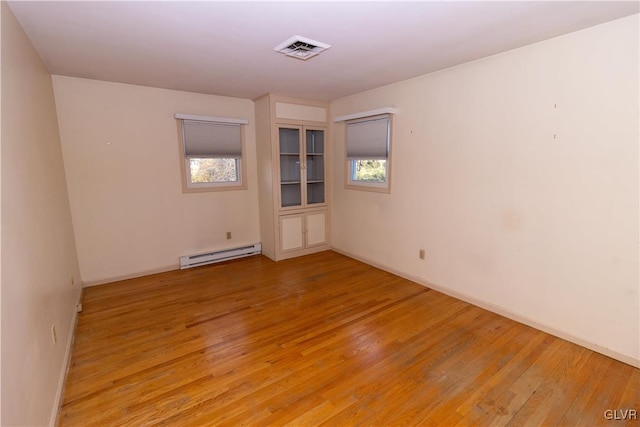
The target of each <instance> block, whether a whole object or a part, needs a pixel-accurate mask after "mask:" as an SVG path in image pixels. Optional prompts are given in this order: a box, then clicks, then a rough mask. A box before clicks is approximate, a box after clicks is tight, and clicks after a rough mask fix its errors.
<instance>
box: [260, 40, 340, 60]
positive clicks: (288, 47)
mask: <svg viewBox="0 0 640 427" xmlns="http://www.w3.org/2000/svg"><path fill="white" fill-rule="evenodd" d="M330 47H331V45H330V44H326V43H322V42H318V41H315V40H311V39H308V38H306V37H302V36H293V37H291V38H290V39H288V40H286V41H284V42H282V43H280V44H279V45H278V46H276V47H274V48H273V50H275V51H276V52H280V53H284V54H285V55H287V56H291V57H292V58H298V59H302V60H303V61H306V60H307V59H309V58H313V57H314V56H316V55H317V54H319V53H320V52H322V51H324V50H327V49H329V48H330Z"/></svg>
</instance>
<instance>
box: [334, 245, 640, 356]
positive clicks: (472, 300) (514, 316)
mask: <svg viewBox="0 0 640 427" xmlns="http://www.w3.org/2000/svg"><path fill="white" fill-rule="evenodd" d="M331 249H332V250H333V251H335V252H338V253H339V254H342V255H344V256H348V257H349V258H353V259H356V260H358V261H360V262H364V263H365V264H369V265H371V266H373V267H376V268H379V269H380V270H384V271H386V272H389V273H391V274H395V275H396V276H399V277H402V278H403V279H407V280H410V281H412V282H415V283H417V284H419V285H421V286H425V287H427V288H430V289H433V290H436V291H438V292H441V293H443V294H445V295H449V296H450V297H453V298H456V299H459V300H461V301H464V302H468V303H469V304H473V305H475V306H477V307H480V308H483V309H485V310H488V311H491V312H492V313H496V314H499V315H501V316H504V317H506V318H508V319H511V320H514V321H516V322H518V323H522V324H524V325H527V326H531V327H532V328H535V329H538V330H540V331H543V332H546V333H548V334H550V335H553V336H555V337H558V338H561V339H563V340H566V341H569V342H572V343H574V344H577V345H579V346H582V347H585V348H588V349H589V350H593V351H595V352H597V353H600V354H603V355H605V356H608V357H611V358H612V359H616V360H619V361H620V362H623V363H626V364H627V365H631V366H633V367H636V368H640V359H635V358H633V357H631V356H628V355H626V354H622V353H619V352H617V351H614V350H611V349H609V348H606V347H603V346H601V345H598V344H596V343H594V342H591V341H589V340H587V339H584V338H582V337H579V336H575V335H573V334H570V333H567V332H565V331H562V330H559V329H557V328H555V327H553V326H550V325H546V324H544V323H540V322H538V321H536V320H533V319H529V318H527V317H525V316H522V315H520V314H518V313H514V312H512V311H510V310H508V309H506V308H504V307H501V306H498V305H495V304H492V303H490V302H487V301H484V300H481V299H478V298H476V297H473V296H470V295H467V294H464V293H461V292H458V291H455V290H452V289H449V288H447V287H445V286H440V285H437V284H434V283H430V282H427V281H426V280H424V279H421V278H420V277H416V276H412V275H410V274H406V273H403V272H401V271H398V270H396V269H394V268H391V267H387V266H385V265H382V264H379V263H377V262H375V261H371V260H370V259H366V258H363V257H360V256H357V255H354V254H352V253H349V252H347V251H343V250H342V249H338V248H334V247H332V248H331Z"/></svg>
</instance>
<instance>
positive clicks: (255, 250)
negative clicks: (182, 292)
mask: <svg viewBox="0 0 640 427" xmlns="http://www.w3.org/2000/svg"><path fill="white" fill-rule="evenodd" d="M261 253H262V243H256V244H254V245H251V246H242V247H240V248H232V249H224V250H221V251H215V252H207V253H204V254H196V255H187V256H181V257H180V269H181V270H183V269H185V268H191V267H198V266H200V265H207V264H213V263H214V262H221V261H228V260H230V259H236V258H243V257H247V256H251V255H259V254H261Z"/></svg>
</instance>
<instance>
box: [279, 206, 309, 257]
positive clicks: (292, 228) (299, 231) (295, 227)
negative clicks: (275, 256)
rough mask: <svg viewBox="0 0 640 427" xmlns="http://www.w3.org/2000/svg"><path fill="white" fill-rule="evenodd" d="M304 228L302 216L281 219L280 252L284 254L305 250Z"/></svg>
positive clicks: (288, 216)
mask: <svg viewBox="0 0 640 427" xmlns="http://www.w3.org/2000/svg"><path fill="white" fill-rule="evenodd" d="M303 226H304V222H303V216H302V215H287V216H281V217H280V250H281V251H282V252H285V251H292V250H297V249H303V248H304V240H303V235H304V229H303Z"/></svg>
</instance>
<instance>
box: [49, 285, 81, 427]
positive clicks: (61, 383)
mask: <svg viewBox="0 0 640 427" xmlns="http://www.w3.org/2000/svg"><path fill="white" fill-rule="evenodd" d="M82 293H83V291H82V287H80V296H79V297H78V301H76V303H75V304H74V305H73V317H72V318H71V330H70V331H69V334H67V336H68V337H69V338H68V339H67V348H66V349H65V352H64V359H63V366H64V369H63V370H61V371H60V378H59V379H58V389H57V391H56V397H55V399H54V402H53V409H52V411H51V417H50V418H49V426H50V427H55V426H57V425H58V422H59V417H60V409H61V408H62V403H63V402H62V400H63V398H64V387H65V385H66V383H67V375H68V373H69V367H70V366H71V349H72V348H73V341H74V340H75V338H76V326H77V325H78V312H77V310H76V307H77V305H78V304H80V303H82Z"/></svg>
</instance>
